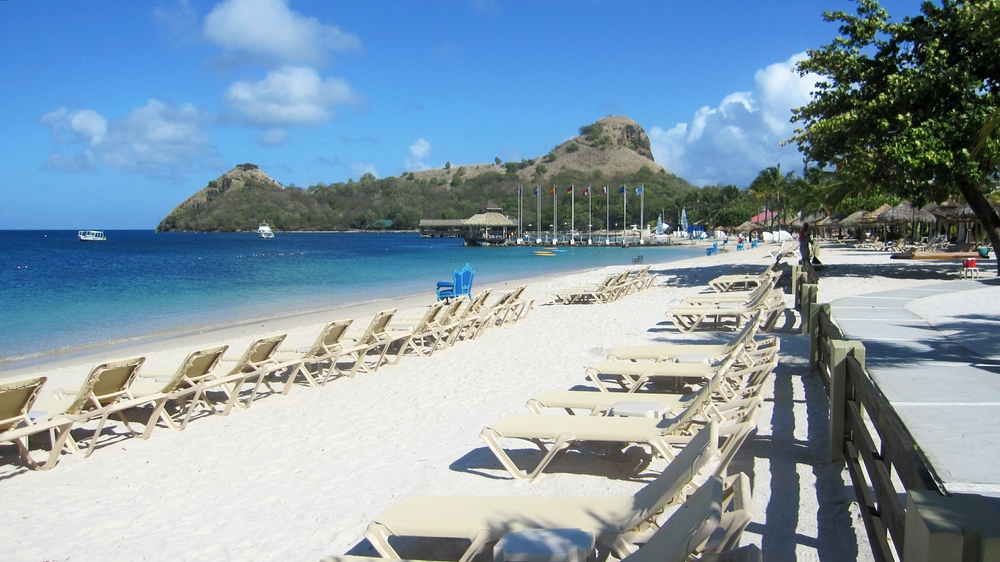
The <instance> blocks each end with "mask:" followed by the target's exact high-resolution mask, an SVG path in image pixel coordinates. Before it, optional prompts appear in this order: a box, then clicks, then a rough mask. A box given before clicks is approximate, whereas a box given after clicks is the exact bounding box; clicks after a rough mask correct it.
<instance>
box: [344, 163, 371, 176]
mask: <svg viewBox="0 0 1000 562" xmlns="http://www.w3.org/2000/svg"><path fill="white" fill-rule="evenodd" d="M348 169H349V170H350V171H351V177H352V178H357V179H361V176H363V175H365V174H371V175H373V176H375V177H376V178H378V170H376V169H375V164H363V163H361V162H356V163H354V164H351V165H349V166H348Z"/></svg>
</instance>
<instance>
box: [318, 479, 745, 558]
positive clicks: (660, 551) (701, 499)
mask: <svg viewBox="0 0 1000 562" xmlns="http://www.w3.org/2000/svg"><path fill="white" fill-rule="evenodd" d="M730 495H732V494H730ZM615 499H617V498H615ZM725 501H726V487H725V483H724V481H723V479H721V478H717V477H712V478H709V479H708V480H707V481H706V482H705V483H704V484H702V485H701V486H700V487H699V488H698V489H697V490H696V491H695V492H694V493H693V494H691V496H690V497H688V498H687V500H686V501H684V503H683V504H682V505H681V506H679V507H678V508H677V509H676V510H674V511H673V513H671V514H670V516H669V517H668V518H667V520H666V521H664V522H663V524H662V525H660V526H659V528H658V529H657V530H656V531H655V532H652V533H648V537H647V536H643V537H642V542H643V546H642V547H641V548H639V550H637V551H635V552H631V553H628V550H624V553H628V554H627V555H626V556H625V557H624V558H622V562H685V561H686V560H689V556H693V555H697V554H699V553H701V552H703V551H704V546H705V545H706V543H707V542H708V541H710V540H712V538H714V537H715V536H724V535H725V534H726V532H725V530H720V529H719V522H720V521H722V519H723V516H724V514H723V502H725ZM542 507H548V506H542ZM574 507H575V506H574ZM541 515H542V516H548V515H549V514H548V513H541ZM572 515H576V514H572ZM535 528H537V527H534V526H532V527H527V529H535ZM546 528H548V527H546ZM514 530H515V529H514V528H511V529H509V530H505V531H504V532H503V534H507V533H509V532H511V531H514ZM519 530H525V529H519ZM719 531H722V532H719ZM591 532H593V531H591ZM488 542H492V541H488ZM625 542H626V541H624V540H620V541H617V543H616V546H617V547H618V550H623V549H624V548H625V547H624V544H625ZM600 546H601V549H602V550H603V549H608V548H610V547H609V546H608V545H600ZM619 554H620V555H621V554H623V553H622V552H619ZM470 558H471V556H463V558H462V559H463V560H468V559H470ZM603 558H604V556H601V555H598V559H603ZM323 560H324V562H374V561H375V560H376V559H373V558H366V557H363V556H330V557H327V558H324V559H323Z"/></svg>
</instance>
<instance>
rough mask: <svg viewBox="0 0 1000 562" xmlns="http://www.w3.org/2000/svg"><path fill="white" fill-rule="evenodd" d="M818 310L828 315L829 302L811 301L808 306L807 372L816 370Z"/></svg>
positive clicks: (818, 330) (817, 360)
mask: <svg viewBox="0 0 1000 562" xmlns="http://www.w3.org/2000/svg"><path fill="white" fill-rule="evenodd" d="M820 311H822V312H823V314H826V317H827V318H829V317H830V303H822V304H820V303H813V304H812V305H811V306H810V307H809V372H810V373H811V372H813V371H815V370H816V368H817V367H816V363H818V362H819V337H820V323H819V314H820Z"/></svg>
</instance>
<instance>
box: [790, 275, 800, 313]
mask: <svg viewBox="0 0 1000 562" xmlns="http://www.w3.org/2000/svg"><path fill="white" fill-rule="evenodd" d="M801 272H802V266H801V265H793V266H792V296H793V297H795V298H794V302H795V305H794V306H795V310H798V311H801V310H802V309H801V308H800V307H799V284H800V283H801V281H800V280H799V273H801Z"/></svg>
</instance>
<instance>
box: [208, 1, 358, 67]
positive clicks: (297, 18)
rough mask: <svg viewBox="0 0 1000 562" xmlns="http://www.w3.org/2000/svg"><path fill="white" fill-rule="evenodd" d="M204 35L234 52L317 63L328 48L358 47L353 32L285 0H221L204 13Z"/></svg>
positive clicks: (296, 61) (339, 49)
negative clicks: (291, 5)
mask: <svg viewBox="0 0 1000 562" xmlns="http://www.w3.org/2000/svg"><path fill="white" fill-rule="evenodd" d="M202 31H203V33H204V35H205V38H206V39H208V40H209V41H212V42H213V43H215V44H217V45H219V46H220V47H222V48H223V49H226V50H227V51H230V52H234V53H245V54H250V55H258V56H259V55H263V56H265V57H269V58H271V59H274V60H276V61H278V62H283V63H296V64H319V63H322V62H323V61H324V60H325V59H326V55H327V53H328V52H329V51H351V50H360V49H361V40H360V39H358V37H357V36H356V35H352V34H350V33H345V32H343V31H341V30H340V28H338V27H337V26H335V25H330V24H325V23H321V22H320V21H319V20H317V19H316V18H313V17H306V16H304V15H302V14H301V13H299V12H296V11H294V10H290V9H289V8H288V1H287V0H225V1H223V2H221V3H219V4H217V5H216V6H215V8H214V9H213V10H212V12H211V13H209V14H208V16H206V17H205V23H204V25H203V28H202Z"/></svg>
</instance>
